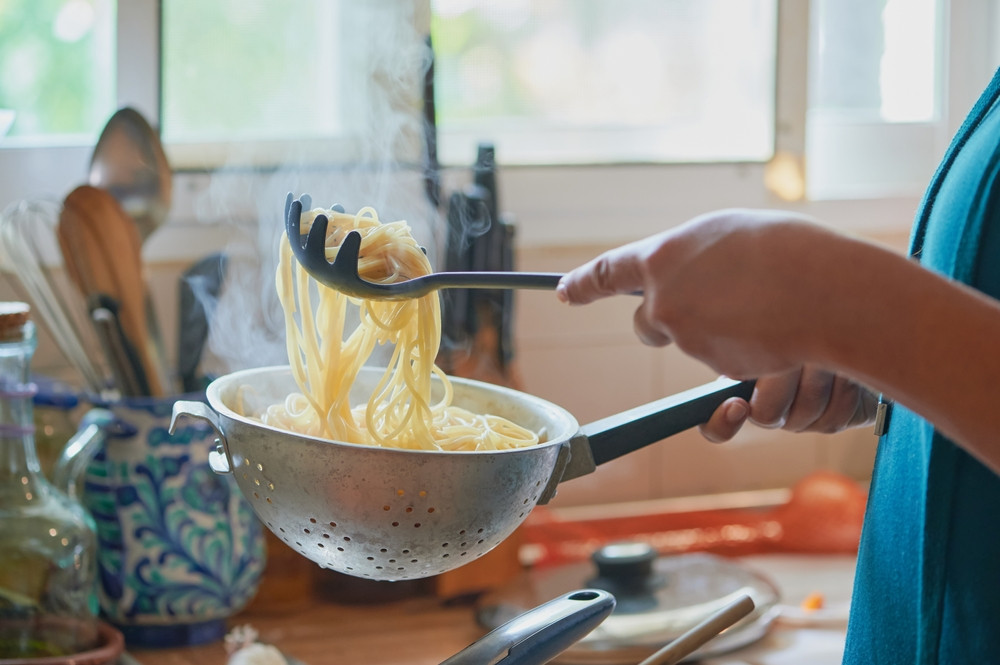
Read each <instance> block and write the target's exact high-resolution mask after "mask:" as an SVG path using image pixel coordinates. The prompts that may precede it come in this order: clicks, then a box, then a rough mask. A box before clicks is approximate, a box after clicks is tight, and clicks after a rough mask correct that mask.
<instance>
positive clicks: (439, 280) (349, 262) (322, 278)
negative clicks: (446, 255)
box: [285, 193, 562, 300]
mask: <svg viewBox="0 0 1000 665" xmlns="http://www.w3.org/2000/svg"><path fill="white" fill-rule="evenodd" d="M311 205H312V199H311V197H310V196H309V195H308V194H303V195H302V197H301V198H299V199H293V198H292V195H291V193H289V194H288V196H287V197H286V198H285V233H287V234H288V242H289V244H290V245H291V246H292V253H293V254H295V258H296V259H297V260H298V262H299V263H300V264H302V267H303V268H305V270H306V272H308V273H309V274H310V275H312V277H313V279H315V280H316V281H317V282H319V283H320V284H323V285H325V286H328V287H330V288H331V289H335V290H337V291H340V292H341V293H344V294H346V295H348V296H351V297H354V298H365V299H367V300H405V299H407V298H419V297H420V296H424V295H427V294H428V293H430V292H431V291H435V290H437V289H554V288H556V285H557V284H558V283H559V279H560V278H561V277H562V274H561V273H529V272H486V271H482V272H436V273H432V274H430V275H424V276H421V277H414V278H413V279H409V280H406V281H404V282H395V283H393V284H377V283H375V282H369V281H368V280H366V279H362V277H361V276H360V275H359V274H358V258H359V254H360V251H361V234H360V233H358V232H357V231H351V232H350V233H348V234H347V236H346V237H345V238H344V240H343V242H341V243H340V249H339V250H338V251H337V256H336V257H335V258H334V260H333V263H330V262H329V261H328V260H327V259H326V232H327V227H328V224H329V219H327V216H326V215H317V216H316V219H315V220H313V224H312V228H311V229H309V234H308V236H307V237H306V242H305V245H303V244H302V226H301V222H302V219H301V218H302V209H303V207H306V208H308V207H310V206H311ZM335 209H337V208H336V207H335Z"/></svg>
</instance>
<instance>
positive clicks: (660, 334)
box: [632, 302, 673, 346]
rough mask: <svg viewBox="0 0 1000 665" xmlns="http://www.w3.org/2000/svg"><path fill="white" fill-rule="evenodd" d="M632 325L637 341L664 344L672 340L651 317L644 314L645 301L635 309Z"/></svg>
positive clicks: (653, 344) (650, 344)
mask: <svg viewBox="0 0 1000 665" xmlns="http://www.w3.org/2000/svg"><path fill="white" fill-rule="evenodd" d="M632 325H633V327H634V328H635V334H636V336H638V338H639V341H641V342H642V343H643V344H645V345H647V346H666V345H667V344H670V343H671V342H672V341H673V340H672V339H671V337H670V335H669V334H667V332H666V331H665V330H663V329H662V327H659V326H657V325H656V324H655V323H654V322H653V319H651V318H650V317H649V316H648V315H647V314H646V303H645V302H643V304H642V305H640V306H639V307H638V308H637V309H636V310H635V315H634V316H633V317H632Z"/></svg>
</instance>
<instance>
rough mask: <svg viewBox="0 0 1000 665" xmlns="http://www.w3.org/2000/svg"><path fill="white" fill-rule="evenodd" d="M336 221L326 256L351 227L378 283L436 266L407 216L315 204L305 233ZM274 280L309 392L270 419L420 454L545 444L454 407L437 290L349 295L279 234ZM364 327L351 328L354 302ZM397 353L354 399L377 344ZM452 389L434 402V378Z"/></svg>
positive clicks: (278, 407)
mask: <svg viewBox="0 0 1000 665" xmlns="http://www.w3.org/2000/svg"><path fill="white" fill-rule="evenodd" d="M319 214H323V215H326V216H327V217H328V219H329V220H330V224H329V227H328V231H327V242H326V248H327V258H328V259H329V260H333V258H334V256H336V252H337V248H338V247H339V245H340V243H341V241H342V240H343V238H344V237H345V236H346V235H347V233H348V232H350V231H351V230H357V231H359V232H360V233H361V235H362V241H361V252H360V255H361V258H360V261H359V263H358V273H359V274H360V275H361V277H363V278H364V279H366V280H368V281H371V282H380V283H392V282H398V281H402V280H406V279H410V278H413V277H418V276H421V275H426V274H429V273H430V272H431V266H430V262H429V261H428V259H427V257H426V256H425V255H424V252H423V250H422V249H421V248H420V246H419V245H418V244H417V242H416V241H415V240H414V239H413V236H412V235H411V233H410V228H409V225H408V224H407V223H406V222H403V221H399V222H391V223H385V224H383V223H382V222H380V221H379V219H378V215H377V213H376V212H375V210H373V209H372V208H364V209H362V210H361V211H360V212H358V213H357V214H355V215H350V214H345V213H340V212H336V211H333V210H324V209H321V208H316V209H313V210H311V211H303V212H302V218H301V223H302V231H303V233H305V232H306V231H307V230H308V229H309V228H310V227H311V226H312V222H313V220H314V219H315V218H316V216H317V215H319ZM275 283H276V286H277V290H278V298H279V300H280V301H281V306H282V308H283V309H284V312H285V327H286V344H287V350H288V360H289V364H290V365H291V368H292V375H293V376H294V378H295V382H296V384H297V385H298V387H299V390H300V391H301V392H299V393H294V394H292V395H289V396H288V397H287V398H286V399H285V401H284V402H282V403H280V404H273V405H271V406H269V407H268V409H267V411H266V412H265V413H264V414H263V415H262V416H261V420H263V421H264V423H266V424H268V425H272V426H274V427H279V428H282V429H287V430H291V431H295V432H298V433H302V434H307V435H311V436H318V437H324V438H330V439H335V440H338V441H345V442H348V443H361V444H368V445H374V446H386V447H393V448H411V449H420V450H435V449H437V450H500V449H507V448H518V447H523V446H530V445H534V444H537V443H538V441H539V439H538V436H537V435H536V434H535V433H534V432H532V431H530V430H527V429H525V428H523V427H521V426H519V425H516V424H514V423H512V422H510V421H508V420H506V419H504V418H501V417H498V416H493V415H482V414H475V413H472V412H470V411H467V410H465V409H462V408H459V407H457V406H454V405H452V403H451V402H452V389H451V382H450V381H449V380H448V377H447V376H446V375H445V374H444V372H442V371H441V370H440V369H439V368H438V367H437V366H436V365H435V363H434V361H435V358H436V356H437V352H438V347H439V345H440V342H441V306H440V302H439V299H438V295H437V293H436V292H435V293H431V294H429V295H427V296H424V297H421V298H413V299H406V300H362V299H357V298H350V297H348V296H345V295H344V294H342V293H340V292H339V291H335V290H333V289H330V288H327V287H325V286H322V285H320V284H318V283H316V282H315V281H314V280H313V279H312V278H311V277H310V276H309V274H308V273H307V272H306V271H305V270H304V269H303V268H302V267H301V266H300V265H299V264H298V262H297V261H296V260H295V258H294V256H293V254H292V250H291V246H290V245H289V243H288V238H287V236H285V235H284V234H282V237H281V246H280V259H279V263H278V269H277V274H276V277H275ZM349 303H350V304H353V305H356V306H357V307H358V308H359V316H360V323H359V325H358V326H357V327H356V328H354V329H353V330H347V313H348V304H349ZM386 344H388V345H392V349H393V350H392V356H391V358H390V360H389V362H388V364H387V367H386V369H385V373H384V374H383V376H382V377H381V379H380V380H379V381H378V383H377V385H376V386H375V388H374V390H373V391H372V393H371V395H370V396H369V397H368V400H367V403H365V404H361V405H357V406H353V407H352V406H351V404H350V402H349V400H348V395H349V393H350V390H351V386H352V385H353V384H354V381H355V378H356V377H357V375H358V372H359V371H360V369H361V367H362V366H363V365H364V364H365V362H366V361H367V360H368V359H369V357H370V356H371V354H372V353H373V351H374V350H375V348H376V346H378V345H386ZM434 376H436V377H437V378H438V379H439V380H440V383H441V385H442V386H443V387H444V394H443V396H442V397H441V398H440V399H439V400H438V401H437V402H432V401H431V399H432V398H431V383H432V377H434Z"/></svg>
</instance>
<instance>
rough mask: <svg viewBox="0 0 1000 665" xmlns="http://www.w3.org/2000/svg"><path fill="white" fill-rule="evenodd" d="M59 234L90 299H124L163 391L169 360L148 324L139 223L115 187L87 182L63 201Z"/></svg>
mask: <svg viewBox="0 0 1000 665" xmlns="http://www.w3.org/2000/svg"><path fill="white" fill-rule="evenodd" d="M58 236H59V246H60V248H61V249H62V254H63V259H64V261H65V262H66V268H67V271H68V272H69V275H70V277H71V278H72V279H73V281H74V283H75V284H76V285H77V287H78V288H79V289H80V292H81V293H82V294H83V295H84V297H86V298H87V300H88V302H89V303H93V302H97V301H99V300H100V298H102V297H104V298H111V299H112V300H113V301H114V302H116V303H117V304H118V313H119V318H120V322H121V328H122V331H123V332H124V334H125V336H126V342H127V343H128V344H129V345H130V346H131V347H132V348H133V349H134V351H135V354H136V357H137V358H138V360H139V363H140V365H141V367H140V368H138V369H139V370H141V373H142V375H143V376H144V377H145V380H146V384H147V386H148V389H149V394H150V395H153V396H162V395H163V394H164V389H163V386H164V384H163V382H162V380H163V376H162V367H163V365H162V364H161V362H160V359H159V358H158V357H157V354H156V349H155V345H154V344H153V343H152V340H151V338H150V333H149V330H148V329H147V326H146V309H145V308H146V299H147V297H148V296H147V293H146V285H145V281H144V278H143V273H142V243H141V240H140V238H139V232H138V230H137V228H136V226H135V224H134V223H133V222H132V220H131V219H130V218H129V217H128V215H127V214H126V213H125V211H124V210H123V209H122V208H121V206H120V205H119V204H118V201H117V200H115V198H114V197H113V196H112V195H111V194H110V193H109V192H107V191H106V190H103V189H99V188H97V187H91V186H90V185H81V186H79V187H77V188H76V189H74V190H73V191H72V192H70V193H69V195H68V196H67V197H66V199H65V201H64V202H63V210H62V213H61V214H60V217H59V226H58Z"/></svg>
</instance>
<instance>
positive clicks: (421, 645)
mask: <svg viewBox="0 0 1000 665" xmlns="http://www.w3.org/2000/svg"><path fill="white" fill-rule="evenodd" d="M243 624H250V625H252V626H253V627H254V628H255V629H256V630H257V631H258V633H259V634H260V637H259V641H260V642H262V643H265V644H272V645H274V646H276V647H277V648H279V649H281V651H282V652H283V653H285V654H286V655H288V656H291V657H293V658H295V659H297V660H299V661H301V662H302V663H305V665H327V664H332V663H336V664H337V665H354V664H357V665H438V664H439V663H440V662H441V661H443V660H445V659H446V658H448V657H449V656H451V655H453V654H454V653H456V652H458V651H460V650H462V649H463V648H465V647H466V646H468V645H469V644H471V643H472V642H474V641H475V640H477V639H479V637H481V636H482V635H483V633H484V631H483V630H482V629H481V628H479V626H478V625H477V624H476V621H475V615H474V609H473V608H472V607H470V606H467V605H465V606H446V605H445V604H444V603H442V601H441V600H440V599H437V598H433V597H421V598H412V599H405V600H400V601H394V602H390V603H379V604H375V605H338V604H333V603H328V602H322V601H311V602H310V603H309V604H308V605H305V606H303V607H301V608H299V609H296V610H294V611H290V612H286V613H280V614H279V613H264V612H247V613H243V614H240V615H237V616H236V617H234V618H233V619H232V621H231V622H230V625H231V626H238V625H243ZM129 653H130V654H131V655H132V656H134V657H135V659H136V660H138V661H139V663H141V665H225V663H226V661H227V659H228V655H227V654H226V650H225V647H224V645H223V643H222V642H221V641H220V642H215V643H213V644H208V645H204V646H198V647H180V648H174V649H159V650H132V649H130V650H129Z"/></svg>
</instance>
